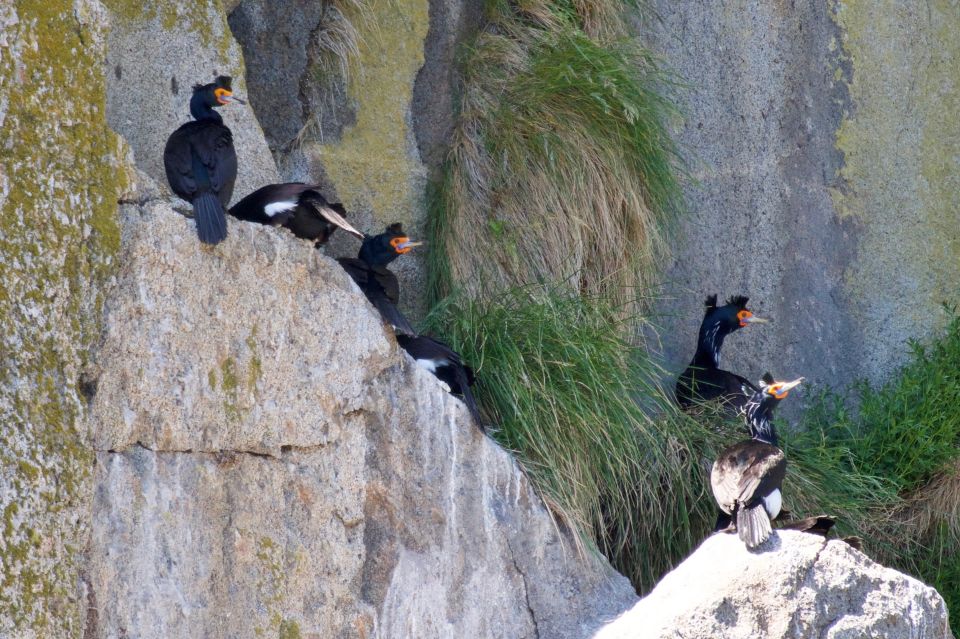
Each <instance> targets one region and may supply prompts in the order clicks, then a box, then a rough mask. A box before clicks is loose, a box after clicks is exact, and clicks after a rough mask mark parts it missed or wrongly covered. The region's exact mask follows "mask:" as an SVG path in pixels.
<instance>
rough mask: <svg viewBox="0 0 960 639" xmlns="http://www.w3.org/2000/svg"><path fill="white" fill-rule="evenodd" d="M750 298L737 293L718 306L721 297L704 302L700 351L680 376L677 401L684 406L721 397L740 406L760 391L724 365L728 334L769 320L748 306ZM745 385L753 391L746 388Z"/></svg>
mask: <svg viewBox="0 0 960 639" xmlns="http://www.w3.org/2000/svg"><path fill="white" fill-rule="evenodd" d="M748 299H749V298H747V297H744V296H743V295H737V296H735V297H731V298H730V299H729V300H728V301H727V303H726V304H725V305H723V306H717V296H716V295H711V296H710V297H708V298H707V299H706V301H705V302H704V304H705V310H704V314H703V322H701V324H700V333H699V335H698V337H697V352H696V353H695V354H694V356H693V359H692V360H691V361H690V365H689V366H687V369H686V370H685V371H683V373H682V374H681V375H680V377H679V379H677V403H678V404H680V407H681V408H687V407H689V406H690V405H692V404H694V403H695V402H698V401H710V400H715V399H719V400H721V401H722V402H723V403H725V404H727V405H728V406H730V407H732V408H734V409H739V408H741V407H742V406H743V404H744V403H745V402H746V400H747V396H748V393H752V392H754V391H756V390H757V388H756V386H754V385H753V384H752V383H751V382H750V381H749V380H747V379H746V378H744V377H741V376H740V375H736V374H735V373H731V372H730V371H725V370H723V369H721V368H720V349H721V347H722V346H723V340H724V338H725V337H726V336H727V335H729V334H730V333H733V332H734V331H738V330H740V329H741V328H743V327H745V326H749V325H750V324H755V323H762V322H767V321H769V320H765V319H763V318H760V317H756V316H755V315H754V314H753V312H751V311H750V310H749V309H747V301H748ZM744 387H746V388H747V389H749V390H748V391H744V390H743V388H744Z"/></svg>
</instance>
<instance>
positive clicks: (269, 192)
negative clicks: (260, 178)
mask: <svg viewBox="0 0 960 639" xmlns="http://www.w3.org/2000/svg"><path fill="white" fill-rule="evenodd" d="M310 188H311V186H310V185H309V184H303V183H302V182H289V183H286V184H268V185H266V186H264V187H261V188H259V189H257V190H256V191H254V192H253V193H250V194H248V195H246V196H245V197H244V198H243V199H242V200H240V201H239V202H237V203H236V204H234V205H233V207H231V208H230V215H232V216H234V217H236V218H239V219H241V220H247V221H248V222H257V223H259V224H273V225H277V224H284V223H285V222H286V221H287V220H289V219H290V218H292V217H293V212H294V210H295V209H296V208H297V206H298V204H299V202H300V195H301V194H302V193H303V192H304V191H306V190H309V189H310ZM281 203H289V205H290V206H289V208H286V209H285V210H282V211H280V210H278V211H276V212H274V213H273V214H270V213H268V212H267V207H268V206H270V205H271V204H281Z"/></svg>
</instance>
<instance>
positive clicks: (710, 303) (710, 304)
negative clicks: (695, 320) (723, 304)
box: [703, 293, 717, 312]
mask: <svg viewBox="0 0 960 639" xmlns="http://www.w3.org/2000/svg"><path fill="white" fill-rule="evenodd" d="M703 305H704V306H706V307H707V308H706V310H707V312H709V311H712V310H713V309H715V308H716V307H717V295H716V293H714V294H713V295H710V296H709V297H707V299H705V300H704V301H703Z"/></svg>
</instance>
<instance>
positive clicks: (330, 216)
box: [320, 206, 366, 240]
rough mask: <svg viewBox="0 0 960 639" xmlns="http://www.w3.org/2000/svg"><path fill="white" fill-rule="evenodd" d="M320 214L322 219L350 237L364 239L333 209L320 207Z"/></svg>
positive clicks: (362, 235) (361, 234) (363, 236)
mask: <svg viewBox="0 0 960 639" xmlns="http://www.w3.org/2000/svg"><path fill="white" fill-rule="evenodd" d="M320 214H321V215H322V216H323V217H325V218H326V219H327V221H328V222H330V223H331V224H334V225H336V226H339V227H340V228H342V229H343V230H344V231H346V232H347V233H349V234H350V235H353V236H354V237H357V238H359V239H361V240H362V239H364V238H365V237H366V236H365V235H364V234H363V233H361V232H360V231H358V230H357V229H355V228H354V227H353V226H352V225H351V224H350V223H349V222H347V220H346V218H344V217H343V216H342V215H340V214H339V213H337V212H336V211H334V210H333V209H331V208H329V207H326V206H323V207H320Z"/></svg>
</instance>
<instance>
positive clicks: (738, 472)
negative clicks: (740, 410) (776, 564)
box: [710, 373, 803, 548]
mask: <svg viewBox="0 0 960 639" xmlns="http://www.w3.org/2000/svg"><path fill="white" fill-rule="evenodd" d="M802 381H803V378H802V377H801V378H800V379H796V380H794V381H792V382H777V381H774V379H773V377H772V376H771V375H770V373H766V374H765V375H764V376H763V379H762V380H761V381H760V388H759V389H758V390H757V391H756V392H755V393H753V395H751V396H750V398H749V399H748V400H747V403H746V404H745V406H744V415H745V417H746V420H747V426H748V427H749V429H750V434H751V436H752V437H753V438H752V439H749V440H747V441H743V442H739V443H737V444H734V445H733V446H730V447H729V448H727V449H725V450H724V451H723V452H722V453H720V456H719V457H718V458H717V461H715V462H714V463H713V469H712V470H711V472H710V487H711V488H712V489H713V496H714V497H715V498H716V500H717V503H718V504H719V505H720V510H721V511H722V512H721V514H720V517H719V518H718V519H717V527H716V529H717V530H723V529H727V530H730V529H731V528H732V529H735V530H736V531H737V532H738V533H739V535H740V539H741V540H743V542H744V543H745V544H746V545H747V548H756V547H757V546H759V545H760V544H762V543H763V542H765V541H766V540H767V539H768V538H769V537H770V533H771V531H772V527H771V524H770V521H771V520H772V519H773V518H774V517H776V516H777V515H779V514H780V509H781V505H782V498H781V495H780V485H781V484H782V483H783V478H784V476H785V475H786V472H787V460H786V457H784V455H783V451H782V450H780V449H779V448H778V447H777V434H776V431H775V430H774V428H773V422H772V421H771V420H772V418H773V409H774V408H776V406H777V405H778V404H779V402H780V401H781V400H783V399H784V398H785V397H786V396H787V393H788V392H789V391H790V389H792V388H794V387H795V386H797V385H798V384H800V382H802Z"/></svg>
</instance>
